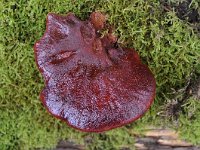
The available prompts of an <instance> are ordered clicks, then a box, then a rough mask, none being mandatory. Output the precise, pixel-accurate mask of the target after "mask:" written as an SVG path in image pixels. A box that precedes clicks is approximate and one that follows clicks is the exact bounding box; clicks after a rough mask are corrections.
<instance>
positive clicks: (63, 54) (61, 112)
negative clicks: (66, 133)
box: [34, 12, 155, 132]
mask: <svg viewBox="0 0 200 150" xmlns="http://www.w3.org/2000/svg"><path fill="white" fill-rule="evenodd" d="M104 24H105V17H104V16H103V15H102V14H101V13H99V12H94V13H92V14H91V16H90V19H89V20H86V21H81V20H79V19H78V18H76V17H75V16H74V15H73V14H72V13H69V14H67V15H64V16H61V15H57V14H53V13H49V14H48V16H47V26H46V32H45V33H44V36H43V37H42V38H41V39H40V40H39V41H38V42H36V43H35V46H34V50H35V58H36V62H37V65H38V68H39V70H40V72H41V73H42V75H43V77H44V79H45V88H44V89H43V91H42V92H41V95H40V97H41V100H42V102H43V104H44V106H45V107H46V108H47V110H48V111H49V112H50V113H51V114H53V115H54V116H55V117H57V118H59V119H61V120H63V121H65V122H67V124H68V125H70V126H72V127H74V128H76V129H79V130H82V131H88V132H101V131H105V130H109V129H113V128H116V127H119V126H122V125H125V124H127V123H130V122H132V121H134V120H136V119H138V118H139V117H141V116H142V115H143V114H144V113H145V112H146V111H147V109H148V108H149V107H150V105H151V103H152V101H153V99H154V96H155V79H154V76H153V74H152V73H151V71H150V70H149V68H148V67H147V66H146V65H144V64H142V63H141V61H140V58H139V56H138V54H137V52H136V51H135V50H134V49H127V48H121V47H120V46H119V45H118V44H117V43H116V37H115V36H114V35H113V34H112V33H108V34H107V35H104V37H102V36H101V35H99V31H98V30H99V29H102V28H104Z"/></svg>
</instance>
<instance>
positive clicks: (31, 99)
mask: <svg viewBox="0 0 200 150" xmlns="http://www.w3.org/2000/svg"><path fill="white" fill-rule="evenodd" d="M166 3H169V4H170V3H175V1H174V2H166ZM177 3H178V2H177ZM190 8H193V9H195V10H197V11H200V10H199V9H200V3H199V2H198V0H193V1H191V3H190ZM92 11H102V12H104V13H106V14H107V15H108V18H109V19H108V22H109V23H110V24H112V25H113V26H114V27H115V29H116V32H115V33H116V35H118V37H119V42H120V44H121V45H123V46H126V47H134V48H135V49H136V50H137V51H138V53H139V54H140V56H141V58H142V60H143V62H144V63H145V64H148V66H149V68H150V69H151V70H152V72H153V73H154V74H155V77H156V81H157V94H156V99H155V102H154V104H153V105H152V107H151V109H150V110H149V111H148V113H146V114H145V116H144V117H143V118H142V119H139V120H138V121H136V122H135V123H132V124H130V125H127V126H125V127H122V128H118V129H114V130H111V131H109V132H105V133H102V134H94V133H82V132H79V131H75V130H74V129H72V128H70V127H68V126H67V125H66V124H65V123H63V122H61V121H59V120H57V119H55V118H53V117H52V116H51V115H49V114H48V113H47V111H46V110H45V109H44V107H43V106H42V104H41V102H40V100H39V93H40V91H41V89H42V88H43V86H44V81H43V79H42V77H41V75H40V73H39V71H38V69H37V67H36V64H35V60H34V52H33V45H34V43H35V42H36V40H38V39H39V38H40V37H41V36H42V34H43V33H44V31H45V19H46V15H47V13H48V12H55V13H59V14H65V13H67V12H73V13H75V14H76V15H77V16H78V17H80V18H81V19H85V18H87V17H88V16H89V14H90V13H91V12H92ZM0 12H1V15H0V149H2V150H4V149H9V150H10V149H36V148H41V149H49V148H53V147H55V145H56V143H57V142H58V141H59V140H61V139H69V140H72V141H75V142H76V143H77V144H85V145H86V147H87V148H88V149H98V150H99V149H102V150H105V149H121V148H124V147H129V148H133V144H134V137H133V134H134V132H142V130H143V128H145V127H148V126H150V125H152V126H168V127H171V128H174V129H176V130H177V131H178V132H180V135H182V138H185V139H186V140H188V141H190V142H192V143H193V144H200V134H198V133H200V101H198V100H197V99H196V98H194V97H189V98H187V100H185V101H184V102H182V103H181V104H180V108H181V111H180V112H179V115H178V117H173V114H171V115H164V114H167V113H163V112H167V109H166V108H168V105H169V104H170V103H172V102H173V101H174V100H176V101H180V100H181V99H182V97H183V94H182V93H181V92H177V91H180V90H181V89H184V88H185V87H186V85H187V83H188V80H190V79H191V78H192V77H193V76H198V75H199V73H200V71H199V70H200V63H199V60H200V38H199V34H198V31H196V29H195V28H193V26H195V24H191V23H189V22H187V20H181V19H179V18H178V17H177V15H176V13H175V11H174V9H173V8H172V9H168V7H166V6H165V5H162V3H160V2H158V1H156V0H148V1H141V0H134V1H130V0H123V1H122V0H65V1H62V0H49V1H45V0H28V1H27V0H19V1H14V0H10V1H7V0H1V1H0ZM191 74H192V75H193V76H191ZM88 137H90V138H92V140H91V141H90V142H86V140H85V139H87V138H88Z"/></svg>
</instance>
